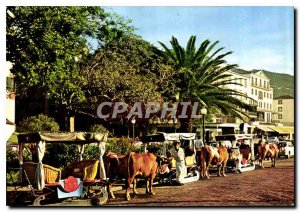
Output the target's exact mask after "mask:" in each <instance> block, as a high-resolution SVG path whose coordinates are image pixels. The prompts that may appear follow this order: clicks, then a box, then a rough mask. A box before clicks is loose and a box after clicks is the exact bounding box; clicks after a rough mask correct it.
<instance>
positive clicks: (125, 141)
mask: <svg viewBox="0 0 300 212" xmlns="http://www.w3.org/2000/svg"><path fill="white" fill-rule="evenodd" d="M106 151H107V152H109V151H111V152H114V153H117V154H127V153H128V152H130V151H133V152H136V153H140V152H142V150H141V149H140V148H139V147H137V146H136V145H135V141H134V140H133V139H131V138H125V137H122V138H117V139H113V140H110V141H109V142H107V145H106Z"/></svg>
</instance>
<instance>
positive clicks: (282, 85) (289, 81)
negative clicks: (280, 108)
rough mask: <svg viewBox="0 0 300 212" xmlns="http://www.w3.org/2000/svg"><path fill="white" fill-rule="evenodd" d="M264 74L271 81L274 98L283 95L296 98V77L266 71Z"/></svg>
mask: <svg viewBox="0 0 300 212" xmlns="http://www.w3.org/2000/svg"><path fill="white" fill-rule="evenodd" d="M264 73H265V74H266V76H267V77H268V78H269V79H270V84H271V87H272V88H273V94H274V98H276V97H278V96H283V95H290V96H292V97H294V88H295V82H294V76H291V75H289V74H279V73H274V72H270V71H264Z"/></svg>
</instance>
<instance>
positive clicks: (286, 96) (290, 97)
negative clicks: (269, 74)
mask: <svg viewBox="0 0 300 212" xmlns="http://www.w3.org/2000/svg"><path fill="white" fill-rule="evenodd" d="M275 99H294V97H292V96H290V95H283V96H278V97H276V98H274V100H275Z"/></svg>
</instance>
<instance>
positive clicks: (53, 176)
mask: <svg viewBox="0 0 300 212" xmlns="http://www.w3.org/2000/svg"><path fill="white" fill-rule="evenodd" d="M36 167H37V163H33V162H25V163H23V164H22V168H23V170H24V171H25V172H26V175H27V176H28V179H29V181H30V183H31V184H32V185H33V184H34V183H35V172H36ZM43 169H44V176H45V183H46V184H51V183H56V182H59V180H60V179H61V170H60V169H58V168H55V167H53V166H50V165H47V164H43Z"/></svg>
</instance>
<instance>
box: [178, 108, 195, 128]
mask: <svg viewBox="0 0 300 212" xmlns="http://www.w3.org/2000/svg"><path fill="white" fill-rule="evenodd" d="M186 114H187V118H180V119H179V122H180V128H179V131H180V132H188V133H191V132H193V120H192V106H191V105H189V106H188V107H187V111H186Z"/></svg>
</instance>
